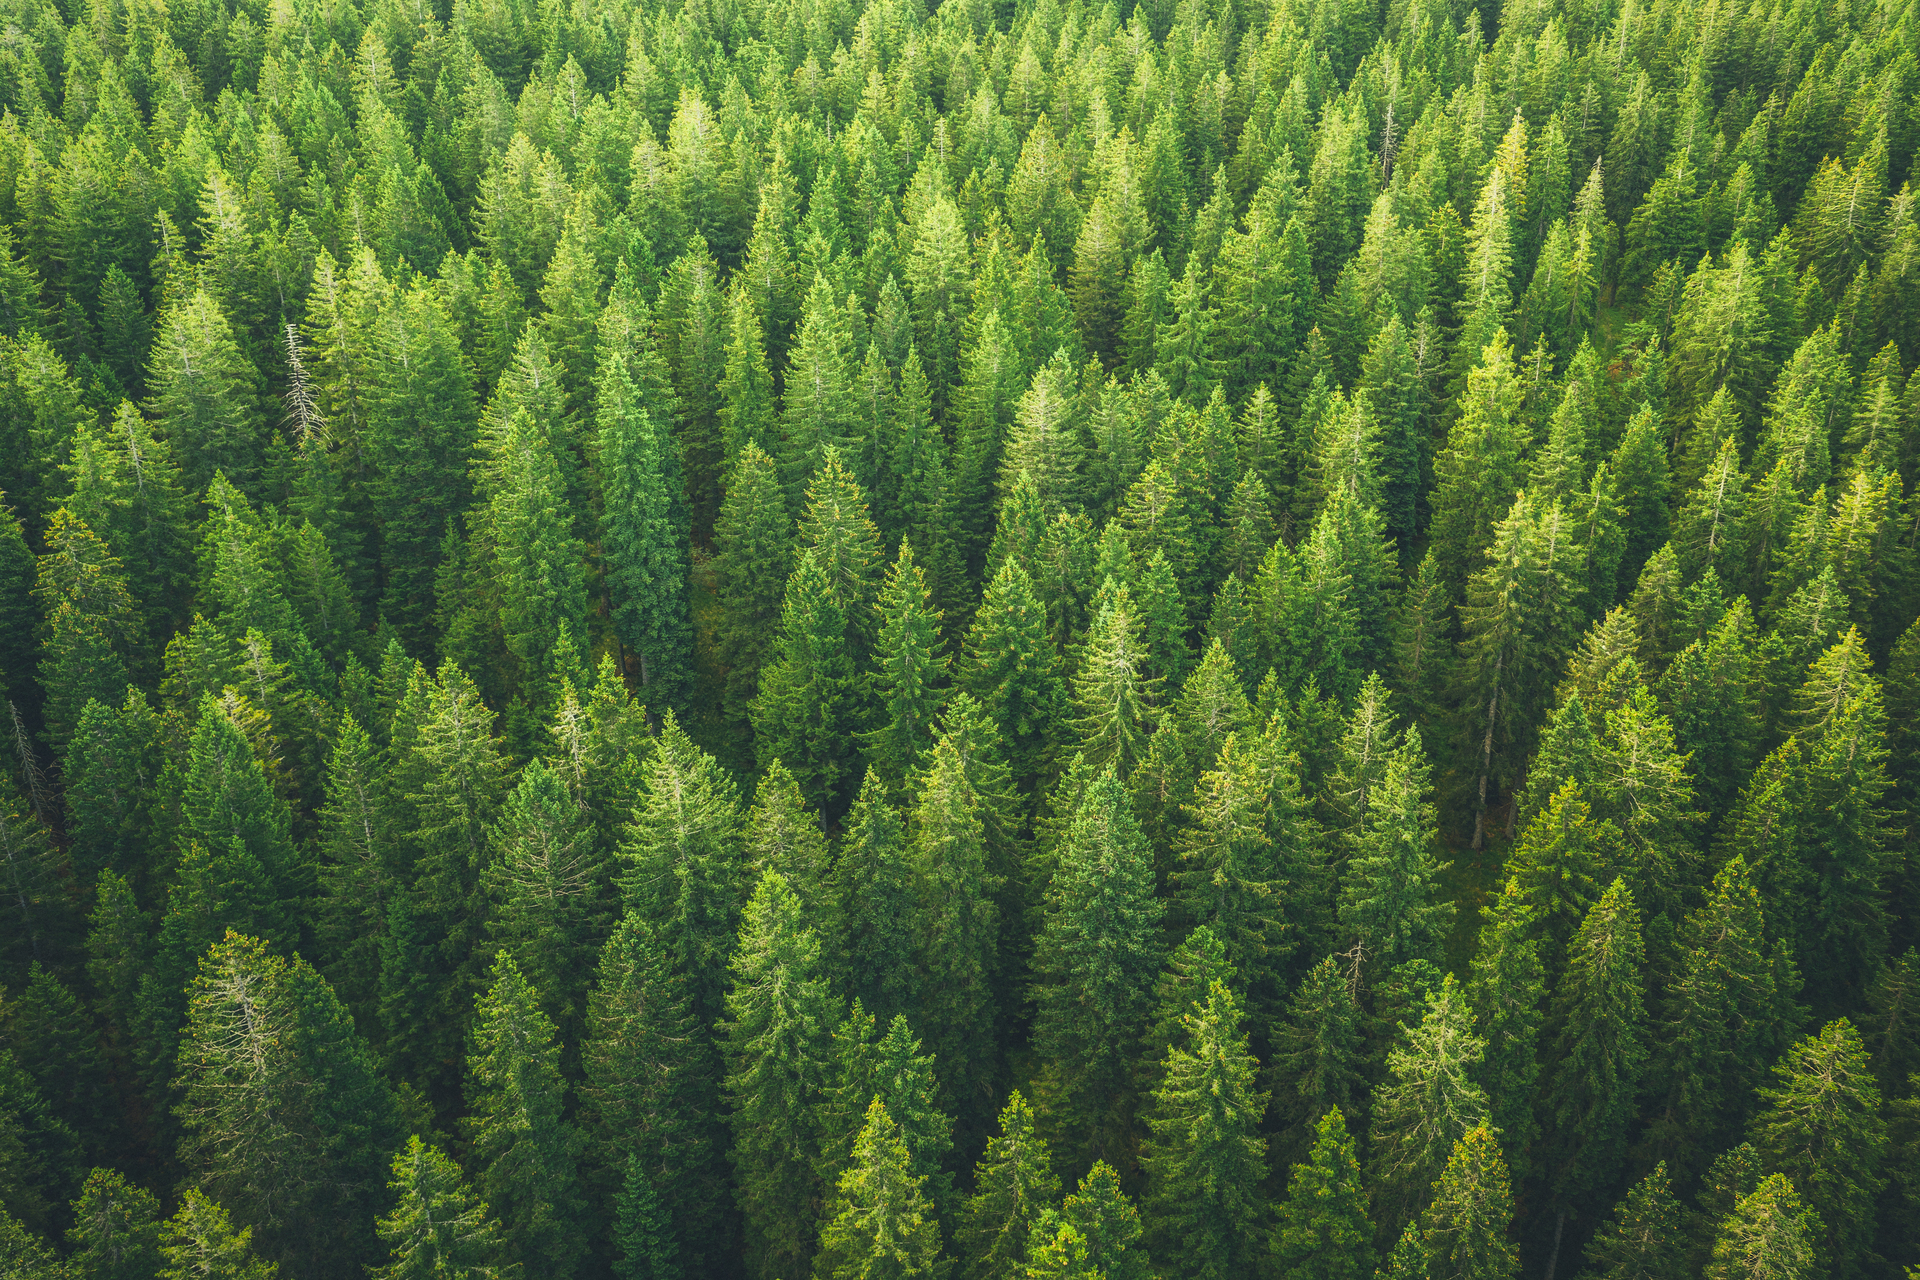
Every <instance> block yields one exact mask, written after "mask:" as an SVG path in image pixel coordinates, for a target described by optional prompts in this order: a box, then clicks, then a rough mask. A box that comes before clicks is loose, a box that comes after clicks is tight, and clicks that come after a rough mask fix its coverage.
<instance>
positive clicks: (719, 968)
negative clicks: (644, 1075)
mask: <svg viewBox="0 0 1920 1280" xmlns="http://www.w3.org/2000/svg"><path fill="white" fill-rule="evenodd" d="M644 779H645V792H644V795H643V800H642V803H641V804H640V805H639V806H638V807H637V808H636V810H635V813H634V818H633V823H632V825H631V826H629V827H628V829H627V832H626V836H625V839H624V840H623V841H622V843H621V846H620V851H619V856H620V859H621V860H622V861H623V862H625V863H626V864H627V867H628V869H627V871H626V873H625V875H623V876H622V877H621V880H620V888H621V892H622V894H623V896H624V898H625V901H626V904H627V910H628V911H629V912H638V913H640V914H641V915H642V916H644V917H645V918H646V919H647V920H648V921H649V922H651V923H652V924H653V925H654V926H655V927H656V928H658V929H659V930H660V933H661V941H662V943H663V944H664V945H665V947H666V949H667V954H668V956H669V957H670V958H671V960H672V963H673V969H674V972H675V973H677V974H678V975H679V976H680V978H681V980H682V981H684V982H685V983H686V984H687V998H688V1000H689V1002H690V1004H691V1008H692V1012H693V1016H694V1019H695V1021H696V1023H697V1024H698V1025H702V1026H711V1025H713V1023H714V1022H716V1021H717V1020H718V1019H719V1018H720V1016H721V1014H722V1013H723V1012H724V1011H725V993H726V985H727V977H726V974H727V957H728V955H729V954H730V953H731V952H732V950H733V942H734V931H735V928H736V926H737V925H738V924H739V921H740V913H741V911H742V909H743V908H744V907H745V905H746V897H747V866H746V852H745V849H744V847H743V845H742V842H741V832H742V822H743V818H744V815H743V814H742V813H741V812H740V794H739V789H738V788H737V787H736V786H735V784H734V781H733V778H732V776H731V775H730V774H729V773H727V772H726V771H725V770H724V769H722V768H721V767H720V765H719V763H718V762H717V761H715V760H714V758H713V757H712V756H710V755H708V754H707V753H706V752H704V751H702V750H701V749H700V748H699V747H697V746H695V745H694V743H693V741H692V739H690V738H689V737H688V736H687V734H686V731H685V730H683V729H681V728H680V725H679V723H678V722H677V721H676V720H675V719H674V718H673V717H672V716H669V717H668V718H667V720H666V723H665V724H664V725H662V726H661V731H660V738H659V742H658V745H657V746H656V748H655V750H654V752H653V754H652V756H651V757H649V758H648V760H647V763H646V765H645V769H644Z"/></svg>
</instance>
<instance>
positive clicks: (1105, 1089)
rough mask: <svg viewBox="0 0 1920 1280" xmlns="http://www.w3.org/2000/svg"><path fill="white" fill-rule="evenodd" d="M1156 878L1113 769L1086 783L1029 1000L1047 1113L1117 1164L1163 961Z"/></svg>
mask: <svg viewBox="0 0 1920 1280" xmlns="http://www.w3.org/2000/svg"><path fill="white" fill-rule="evenodd" d="M1153 880H1154V877H1153V854H1152V850H1151V849H1149V848H1148V846H1147V842H1146V840H1145V838H1144V837H1143V836H1142V835H1141V833H1140V828H1139V824H1138V823H1136V822H1135V821H1134V819H1133V815H1132V813H1131V812H1130V809H1129V806H1128V803H1127V795H1126V792H1125V790H1124V789H1123V788H1122V787H1121V786H1120V782H1119V780H1118V779H1117V778H1116V777H1114V775H1113V771H1112V770H1111V769H1109V770H1108V771H1107V772H1106V773H1105V774H1103V775H1102V776H1101V777H1100V778H1098V779H1096V780H1095V781H1094V783H1093V785H1092V786H1090V787H1088V788H1087V793H1086V795H1085V797H1084V798H1083V799H1082V800H1081V802H1080V808H1079V810H1078V812H1076V813H1075V815H1074V821H1073V825H1072V827H1071V828H1069V831H1068V835H1067V842H1066V846H1065V847H1064V848H1063V849H1062V850H1061V851H1060V854H1059V860H1058V864H1057V865H1056V866H1055V868H1054V872H1053V881H1052V883H1051V884H1050V885H1049V886H1048V889H1047V908H1046V923H1045V925H1044V927H1043V928H1042V931H1041V934H1040V937H1039V939H1038V940H1037V941H1036V942H1035V945H1034V957H1033V970H1034V975H1035V978H1036V983H1035V986H1034V994H1033V998H1034V1004H1035V1006H1036V1009H1035V1016H1034V1043H1035V1045H1036V1047H1037V1048H1038V1049H1039V1052H1040V1054H1041V1055H1042V1057H1043V1058H1044V1059H1045V1060H1046V1062H1047V1064H1048V1065H1047V1070H1048V1076H1047V1079H1048V1081H1049V1087H1048V1089H1047V1093H1046V1104H1047V1108H1048V1110H1049V1111H1050V1112H1051V1113H1053V1119H1054V1121H1055V1123H1056V1124H1057V1125H1058V1126H1059V1128H1058V1131H1059V1132H1061V1133H1062V1134H1063V1135H1072V1140H1073V1142H1074V1143H1075V1145H1073V1146H1072V1147H1071V1148H1070V1149H1072V1150H1074V1151H1075V1152H1076V1153H1077V1152H1079V1151H1080V1150H1082V1149H1085V1150H1088V1151H1091V1152H1092V1154H1093V1155H1094V1156H1095V1158H1099V1159H1107V1160H1110V1161H1111V1160H1116V1159H1122V1158H1123V1156H1122V1155H1121V1152H1122V1150H1123V1148H1124V1146H1125V1140H1126V1134H1127V1130H1128V1129H1129V1128H1130V1124H1129V1121H1130V1119H1131V1115H1130V1112H1131V1103H1132V1096H1131V1094H1132V1091H1131V1089H1130V1088H1129V1085H1130V1083H1131V1081H1130V1079H1129V1077H1130V1075H1131V1074H1132V1069H1133V1065H1134V1059H1135V1054H1136V1051H1137V1044H1136V1036H1137V1034H1138V1033H1137V1028H1138V1027H1140V1026H1141V1025H1142V1024H1143V1023H1144V1021H1145V1019H1146V1015H1147V1012H1148V1005H1149V1001H1150V998H1151V989H1150V985H1149V984H1150V980H1151V978H1152V977H1153V975H1155V974H1157V973H1158V972H1159V970H1160V967H1161V965H1162V963H1163V960H1164V953H1163V944H1162V943H1161V940H1160V936H1159V921H1160V911H1161V909H1160V904H1159V903H1158V902H1157V901H1156V900H1155V899H1154V896H1153ZM1081 1143H1084V1144H1085V1145H1084V1148H1083V1147H1082V1146H1081V1145H1079V1144H1081Z"/></svg>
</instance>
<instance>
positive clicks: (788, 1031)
mask: <svg viewBox="0 0 1920 1280" xmlns="http://www.w3.org/2000/svg"><path fill="white" fill-rule="evenodd" d="M732 972H733V989H732V990H731V991H730V992H729V993H728V994H727V1014H728V1017H727V1021H726V1022H724V1023H723V1024H721V1027H720V1033H721V1035H722V1036H723V1037H724V1039H725V1044H726V1057H727V1077H726V1093H727V1099H728V1101H729V1102H730V1103H731V1104H732V1109H733V1116H732V1120H733V1130H734V1140H733V1165H734V1173H735V1178H736V1180H737V1181H736V1186H737V1195H738V1199H739V1204H740V1209H741V1212H742V1213H743V1214H744V1215H745V1217H746V1223H747V1256H748V1260H749V1264H750V1265H751V1266H752V1267H753V1269H754V1271H755V1273H756V1274H759V1275H763V1276H767V1277H775V1276H779V1275H796V1274H799V1273H800V1272H801V1271H802V1270H803V1269H804V1268H805V1267H806V1266H807V1264H808V1262H809V1260H810V1259H811V1257H812V1255H813V1246H814V1241H815V1239H816V1235H815V1233H816V1231H817V1228H818V1222H817V1216H816V1215H817V1214H818V1213H819V1202H820V1199H821V1197H820V1194H819V1188H818V1187H817V1179H816V1177H815V1173H814V1168H813V1160H812V1154H813V1151H814V1150H815V1148H816V1146H817V1144H818V1142H819V1140H820V1135H819V1134H818V1133H816V1132H815V1126H814V1119H815V1116H816V1115H817V1108H816V1105H815V1104H816V1103H817V1101H818V1099H819V1097H820V1094H821V1091H822V1090H823V1089H824V1088H825V1087H826V1084H827V1081H828V1078H829V1073H830V1071H831V1036H832V1033H833V1022H834V1014H835V1010H834V1008H833V1004H832V999H831V997H830V996H829V994H828V992H827V985H826V982H825V981H824V980H823V979H822V977H821V976H820V943H819V939H818V938H816V937H815V935H814V932H813V930H812V929H810V928H808V927H806V925H805V923H804V920H803V914H802V910H801V906H800V899H799V898H798V897H796V896H795V895H794V892H793V890H792V889H791V888H789V887H788V885H787V882H786V879H785V878H784V877H783V876H781V875H780V873H779V872H777V871H774V872H769V873H768V874H767V875H765V876H764V877H762V878H761V880H760V884H759V886H758V887H757V888H756V889H755V890H754V893H753V899H752V901H750V902H749V903H748V904H747V911H746V916H745V918H744V919H743V920H742V921H741V924H740V949H739V950H738V951H737V952H736V953H735V954H734V957H733V962H732Z"/></svg>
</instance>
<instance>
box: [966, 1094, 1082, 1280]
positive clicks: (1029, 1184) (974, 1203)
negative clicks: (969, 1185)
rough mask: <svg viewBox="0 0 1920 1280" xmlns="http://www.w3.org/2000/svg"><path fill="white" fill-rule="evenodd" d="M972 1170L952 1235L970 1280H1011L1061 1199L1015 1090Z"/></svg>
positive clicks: (1043, 1150) (1030, 1115)
mask: <svg viewBox="0 0 1920 1280" xmlns="http://www.w3.org/2000/svg"><path fill="white" fill-rule="evenodd" d="M999 1127H1000V1132H999V1133H998V1134H996V1135H994V1136H992V1137H990V1138H988V1139H987V1149H986V1154H984V1155H982V1156H981V1157H980V1161H979V1163H978V1165H976V1166H975V1169H974V1178H973V1183H974V1193H973V1195H971V1196H970V1197H968V1199H967V1202H966V1205H965V1207H964V1208H963V1209H962V1211H961V1215H960V1225H959V1229H958V1230H957V1231H956V1232H955V1240H956V1243H958V1244H959V1246H960V1250H961V1253H962V1256H963V1257H964V1258H965V1259H966V1263H967V1267H966V1272H967V1275H968V1276H969V1277H972V1278H973V1280H1013V1278H1014V1277H1018V1276H1019V1275H1021V1273H1022V1271H1023V1270H1024V1267H1025V1263H1026V1259H1027V1251H1028V1247H1029V1243H1030V1241H1031V1238H1032V1236H1033V1233H1034V1231H1035V1229H1036V1228H1037V1227H1039V1226H1040V1224H1041V1223H1042V1221H1043V1220H1044V1215H1045V1214H1046V1212H1047V1211H1048V1210H1049V1209H1051V1208H1052V1206H1053V1202H1054V1199H1055V1198H1056V1197H1057V1196H1058V1195H1059V1194H1060V1182H1059V1179H1058V1178H1056V1177H1055V1176H1054V1173H1053V1168H1052V1165H1053V1159H1052V1156H1051V1154H1050V1153H1049V1152H1048V1150H1047V1145H1046V1142H1045V1141H1044V1140H1043V1139H1042V1138H1041V1137H1040V1135H1039V1134H1038V1133H1037V1132H1036V1131H1035V1129H1034V1118H1033V1111H1032V1109H1031V1108H1030V1107H1028V1105H1027V1100H1026V1099H1025V1098H1023V1097H1021V1096H1020V1091H1019V1090H1018V1089H1016V1090H1014V1091H1013V1095H1012V1096H1011V1097H1009V1098H1008V1099H1007V1105H1006V1107H1005V1108H1004V1109H1002V1110H1001V1112H1000V1126H999Z"/></svg>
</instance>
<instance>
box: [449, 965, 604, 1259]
mask: <svg viewBox="0 0 1920 1280" xmlns="http://www.w3.org/2000/svg"><path fill="white" fill-rule="evenodd" d="M489 976H490V978H491V982H490V985H489V986H488V988H487V990H486V992H485V993H484V994H482V995H481V997H480V999H479V1002H478V1004H477V1005H476V1006H475V1009H474V1021H473V1030H472V1033H471V1037H470V1040H469V1048H468V1052H467V1107H468V1112H469V1116H470V1118H469V1119H468V1121H467V1124H468V1126H469V1132H470V1134H471V1141H472V1148H471V1150H472V1156H471V1159H472V1160H473V1163H474V1165H475V1166H476V1167H477V1168H478V1170H479V1172H478V1173H477V1174H476V1176H475V1179H474V1183H475V1190H476V1191H477V1192H478V1193H479V1195H480V1197H481V1199H482V1200H483V1201H484V1202H485V1203H487V1204H489V1205H491V1206H493V1207H494V1208H495V1209H496V1210H497V1211H498V1213H499V1214H500V1221H501V1225H502V1235H503V1236H504V1239H505V1245H506V1249H505V1253H506V1255H507V1256H506V1260H507V1261H510V1262H517V1263H518V1264H519V1265H520V1266H521V1267H522V1268H524V1269H527V1270H537V1271H540V1272H542V1273H544V1274H547V1275H552V1276H562V1277H565V1276H571V1275H573V1273H574V1271H575V1269H576V1268H577V1267H578V1266H579V1265H580V1262H581V1260H582V1258H583V1257H584V1256H585V1254H586V1250H587V1243H588V1241H587V1223H586V1205H585V1203H584V1201H583V1199H582V1197H581V1194H580V1185H579V1171H578V1165H577V1160H578V1155H579V1147H580V1137H579V1131H578V1130H577V1129H576V1128H575V1127H574V1125H573V1123H572V1121H571V1120H569V1119H568V1118H567V1115H566V1110H565V1102H566V1087H565V1085H564V1084H563V1083H562V1081H561V1078H560V1063H559V1059H560V1045H559V1044H558V1043H557V1042H556V1039H555V1036H554V1026H553V1022H552V1020H551V1019H549V1018H548V1017H547V1016H546V1015H545V1014H544V1013H542V1012H541V1011H540V993H539V992H537V991H536V990H534V988H533V986H532V985H531V984H530V983H529V982H528V981H527V980H526V979H525V978H524V977H522V976H521V973H520V970H519V967H518V966H517V965H515V964H514V962H513V958H512V957H511V956H509V955H508V954H507V953H506V952H504V951H502V952H500V953H499V954H498V955H496V956H495V957H494V961H493V966H492V970H491V973H490V975H489Z"/></svg>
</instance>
